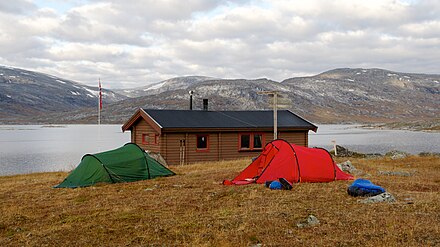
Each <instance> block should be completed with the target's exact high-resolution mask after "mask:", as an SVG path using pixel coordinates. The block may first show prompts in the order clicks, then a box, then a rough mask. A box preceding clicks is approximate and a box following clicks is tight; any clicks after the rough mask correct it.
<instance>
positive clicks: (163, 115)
mask: <svg viewBox="0 0 440 247" xmlns="http://www.w3.org/2000/svg"><path fill="white" fill-rule="evenodd" d="M143 111H144V112H145V113H146V114H147V115H148V116H150V118H152V119H153V120H154V121H155V122H156V124H157V125H159V127H160V128H162V129H166V128H191V129H193V128H203V129H205V128H208V129H209V128H218V129H230V128H234V129H240V128H273V111H191V110H151V109H143ZM277 115H278V122H277V123H278V128H297V129H308V130H313V131H316V129H317V128H318V127H316V126H315V125H313V124H312V123H310V122H308V121H307V120H305V119H303V118H301V117H299V116H298V115H296V114H294V113H293V112H291V111H288V110H279V111H278V114H277Z"/></svg>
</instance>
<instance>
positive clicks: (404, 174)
mask: <svg viewBox="0 0 440 247" xmlns="http://www.w3.org/2000/svg"><path fill="white" fill-rule="evenodd" d="M378 174H379V175H387V176H401V177H410V176H412V173H410V172H404V171H379V172H378Z"/></svg>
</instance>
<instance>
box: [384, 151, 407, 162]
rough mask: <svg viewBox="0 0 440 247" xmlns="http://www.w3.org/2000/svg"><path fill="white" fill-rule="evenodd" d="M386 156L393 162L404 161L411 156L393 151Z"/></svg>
mask: <svg viewBox="0 0 440 247" xmlns="http://www.w3.org/2000/svg"><path fill="white" fill-rule="evenodd" d="M385 156H387V157H390V158H391V159H392V160H397V159H403V158H406V157H408V156H409V154H408V153H407V152H403V151H398V150H391V151H389V152H388V153H386V154H385Z"/></svg>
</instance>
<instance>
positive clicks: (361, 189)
mask: <svg viewBox="0 0 440 247" xmlns="http://www.w3.org/2000/svg"><path fill="white" fill-rule="evenodd" d="M347 192H348V194H349V195H350V196H354V197H357V196H368V197H370V196H375V195H379V194H382V193H384V192H385V189H384V188H382V187H380V186H378V185H375V184H373V183H372V182H371V181H370V180H367V179H362V178H359V179H356V180H354V182H353V183H352V184H351V185H350V186H349V187H348V189H347Z"/></svg>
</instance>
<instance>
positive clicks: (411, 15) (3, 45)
mask: <svg viewBox="0 0 440 247" xmlns="http://www.w3.org/2000/svg"><path fill="white" fill-rule="evenodd" d="M0 64H1V65H7V66H13V67H19V68H24V69H29V70H35V71H39V72H44V73H48V74H52V75H56V76H59V77H62V78H65V79H71V80H75V81H78V82H81V83H85V84H87V85H91V86H96V84H97V80H98V77H100V78H101V81H102V82H103V84H104V87H107V88H131V87H138V86H144V85H147V84H150V83H154V82H159V81H161V80H164V79H169V78H172V77H178V76H187V75H204V76H212V77H218V78H246V79H253V78H262V77H265V78H269V79H272V80H276V81H281V80H283V79H287V78H291V77H294V76H303V75H313V74H317V73H320V72H323V71H326V70H329V69H334V68H340V67H351V68H359V67H362V68H384V69H389V70H394V71H398V72H417V73H435V74H439V73H440V71H439V68H440V1H438V0H426V1H423V0H420V1H416V0H362V1H357V0H331V1H330V0H322V1H321V0H303V1H293V0H292V1H288V0H286V1H283V0H280V1H265V0H261V1H258V0H250V1H247V0H237V1H225V0H164V1H159V0H121V1H100V0H64V1H63V0H11V1H9V0H6V1H0Z"/></svg>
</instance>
